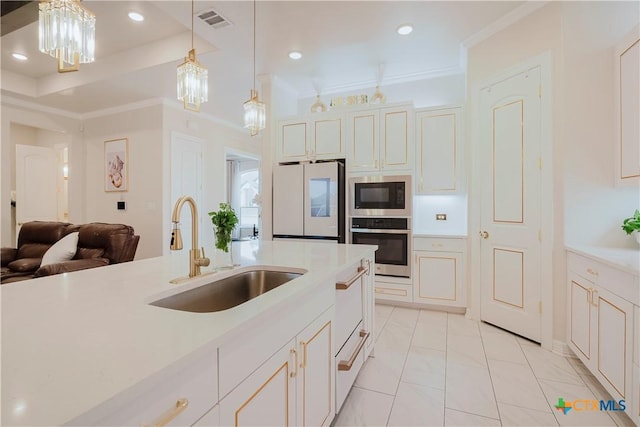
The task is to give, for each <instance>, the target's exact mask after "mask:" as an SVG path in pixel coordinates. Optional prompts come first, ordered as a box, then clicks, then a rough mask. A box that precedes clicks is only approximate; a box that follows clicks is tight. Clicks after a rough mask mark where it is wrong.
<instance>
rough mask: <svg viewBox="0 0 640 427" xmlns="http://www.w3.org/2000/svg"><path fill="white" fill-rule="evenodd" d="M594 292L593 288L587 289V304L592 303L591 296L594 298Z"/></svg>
mask: <svg viewBox="0 0 640 427" xmlns="http://www.w3.org/2000/svg"><path fill="white" fill-rule="evenodd" d="M592 292H593V288H589V289H587V304H589V305H591V304H592V302H591V298H592Z"/></svg>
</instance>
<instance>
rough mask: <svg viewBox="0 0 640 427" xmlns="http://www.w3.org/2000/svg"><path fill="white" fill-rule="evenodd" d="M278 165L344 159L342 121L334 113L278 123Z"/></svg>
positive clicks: (340, 116) (342, 119) (339, 116)
mask: <svg viewBox="0 0 640 427" xmlns="http://www.w3.org/2000/svg"><path fill="white" fill-rule="evenodd" d="M278 130H279V134H278V146H277V148H276V150H277V151H276V156H277V160H278V161H279V162H296V161H304V160H327V159H339V158H344V157H345V142H344V135H345V132H344V118H343V116H342V115H337V114H323V115H321V116H317V117H307V118H298V119H291V120H282V121H280V122H279V126H278Z"/></svg>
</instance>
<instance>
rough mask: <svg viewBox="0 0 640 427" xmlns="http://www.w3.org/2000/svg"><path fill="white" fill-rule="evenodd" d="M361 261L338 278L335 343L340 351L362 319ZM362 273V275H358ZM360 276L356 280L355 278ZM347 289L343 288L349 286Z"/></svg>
mask: <svg viewBox="0 0 640 427" xmlns="http://www.w3.org/2000/svg"><path fill="white" fill-rule="evenodd" d="M359 268H360V263H359V262H358V263H357V264H354V265H352V266H351V267H349V268H348V269H347V270H345V271H343V272H342V273H340V274H339V275H338V277H337V280H336V328H335V331H336V332H335V334H336V338H335V345H336V350H337V351H339V350H340V349H341V348H342V345H343V344H344V343H345V341H346V340H347V338H349V335H351V332H353V331H354V329H356V326H358V323H360V322H361V321H362V287H363V285H362V282H363V278H362V274H361V273H362V270H359ZM359 275H360V277H358V276H359ZM356 277H358V278H357V279H356V280H355V281H353V279H354V278H356ZM347 286H348V288H347V289H341V288H345V287H347Z"/></svg>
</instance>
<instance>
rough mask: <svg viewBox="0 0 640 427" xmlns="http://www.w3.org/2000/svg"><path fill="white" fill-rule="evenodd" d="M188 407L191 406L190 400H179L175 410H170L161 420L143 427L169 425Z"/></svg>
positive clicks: (158, 419)
mask: <svg viewBox="0 0 640 427" xmlns="http://www.w3.org/2000/svg"><path fill="white" fill-rule="evenodd" d="M187 406H189V400H187V399H186V398H182V399H178V400H177V401H176V404H175V406H174V407H173V408H171V409H169V410H168V411H167V412H166V413H164V414H162V415H161V416H160V417H159V418H157V419H156V420H155V421H153V422H152V423H151V424H145V425H144V426H142V427H163V426H166V425H167V424H169V423H170V422H171V421H172V420H173V419H174V418H175V417H177V416H178V415H180V414H181V413H182V411H184V410H185V409H186V408H187Z"/></svg>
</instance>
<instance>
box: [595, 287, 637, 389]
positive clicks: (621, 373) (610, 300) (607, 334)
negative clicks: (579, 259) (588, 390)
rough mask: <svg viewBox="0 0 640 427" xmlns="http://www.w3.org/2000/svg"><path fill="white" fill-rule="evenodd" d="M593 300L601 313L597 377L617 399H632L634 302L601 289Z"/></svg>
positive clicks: (599, 315)
mask: <svg viewBox="0 0 640 427" xmlns="http://www.w3.org/2000/svg"><path fill="white" fill-rule="evenodd" d="M592 300H593V302H594V304H595V307H596V310H597V316H598V318H597V319H598V322H597V330H596V331H595V332H596V334H597V337H596V342H597V344H596V345H597V351H598V355H597V358H598V364H597V365H598V366H597V367H598V369H597V371H596V377H597V378H598V379H599V380H600V382H601V383H602V384H603V385H604V387H605V388H606V389H607V391H609V393H611V396H613V397H614V398H615V399H616V400H619V399H631V398H632V393H631V382H632V379H631V376H632V372H633V371H632V359H633V305H632V304H631V303H629V302H628V301H626V300H623V299H622V298H620V297H618V296H616V295H614V294H612V293H611V292H608V291H606V290H605V289H602V288H598V290H597V293H595V294H594V295H593V298H592Z"/></svg>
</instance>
